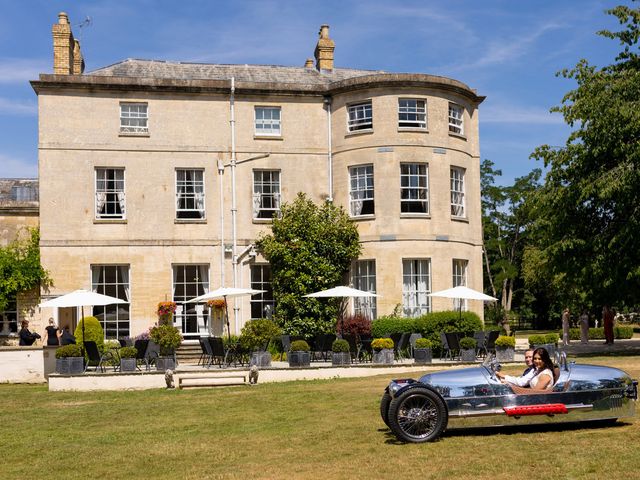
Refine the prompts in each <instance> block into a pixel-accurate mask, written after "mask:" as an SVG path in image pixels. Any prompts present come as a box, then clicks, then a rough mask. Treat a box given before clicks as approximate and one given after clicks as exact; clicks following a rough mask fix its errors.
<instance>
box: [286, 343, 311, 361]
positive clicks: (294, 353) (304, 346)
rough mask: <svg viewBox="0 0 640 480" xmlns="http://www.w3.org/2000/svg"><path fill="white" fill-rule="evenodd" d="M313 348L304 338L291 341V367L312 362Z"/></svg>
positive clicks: (289, 357)
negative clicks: (311, 351)
mask: <svg viewBox="0 0 640 480" xmlns="http://www.w3.org/2000/svg"><path fill="white" fill-rule="evenodd" d="M310 350H311V348H310V347H309V344H308V343H307V342H305V341H304V340H294V341H293V342H291V351H290V352H289V355H288V359H289V366H290V367H308V366H309V365H310V364H311V353H310V352H309V351H310Z"/></svg>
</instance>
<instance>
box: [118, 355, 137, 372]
mask: <svg viewBox="0 0 640 480" xmlns="http://www.w3.org/2000/svg"><path fill="white" fill-rule="evenodd" d="M120 371H121V372H135V371H136V359H135V358H121V359H120Z"/></svg>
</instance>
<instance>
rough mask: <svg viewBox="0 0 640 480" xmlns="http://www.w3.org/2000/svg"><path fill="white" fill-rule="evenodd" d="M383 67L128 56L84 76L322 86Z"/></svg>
mask: <svg viewBox="0 0 640 480" xmlns="http://www.w3.org/2000/svg"><path fill="white" fill-rule="evenodd" d="M378 73H385V72H383V71H382V70H356V69H350V68H335V69H334V70H333V71H332V72H331V73H322V72H319V71H317V70H316V69H315V68H306V67H283V66H279V65H219V64H209V63H185V62H167V61H162V60H138V59H132V58H130V59H127V60H124V61H122V62H119V63H115V64H113V65H109V66H108V67H103V68H99V69H97V70H93V71H91V72H85V75H94V76H105V77H131V78H153V79H178V80H231V77H234V78H235V79H236V81H240V82H255V83H279V84H301V85H309V86H311V85H317V86H324V85H328V84H330V83H332V82H336V81H340V80H346V79H350V78H356V77H362V76H367V75H372V74H378Z"/></svg>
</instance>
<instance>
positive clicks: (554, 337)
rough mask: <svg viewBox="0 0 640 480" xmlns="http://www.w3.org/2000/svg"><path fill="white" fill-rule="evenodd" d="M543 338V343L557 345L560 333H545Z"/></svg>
mask: <svg viewBox="0 0 640 480" xmlns="http://www.w3.org/2000/svg"><path fill="white" fill-rule="evenodd" d="M544 339H545V342H544V343H549V344H552V345H557V344H558V340H560V335H558V334H557V333H547V334H546V335H545V336H544Z"/></svg>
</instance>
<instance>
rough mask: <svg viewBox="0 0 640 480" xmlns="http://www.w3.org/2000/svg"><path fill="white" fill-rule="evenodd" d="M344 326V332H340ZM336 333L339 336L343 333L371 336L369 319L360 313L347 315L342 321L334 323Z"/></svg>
mask: <svg viewBox="0 0 640 480" xmlns="http://www.w3.org/2000/svg"><path fill="white" fill-rule="evenodd" d="M343 324H344V332H343V331H342V330H341V329H342V325H343ZM336 332H337V333H338V334H339V335H342V334H344V333H347V334H351V335H356V336H363V335H364V336H369V335H371V319H370V318H369V317H367V316H366V315H362V314H361V313H356V314H355V315H347V316H346V317H344V319H343V320H342V321H341V320H338V321H337V322H336Z"/></svg>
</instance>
